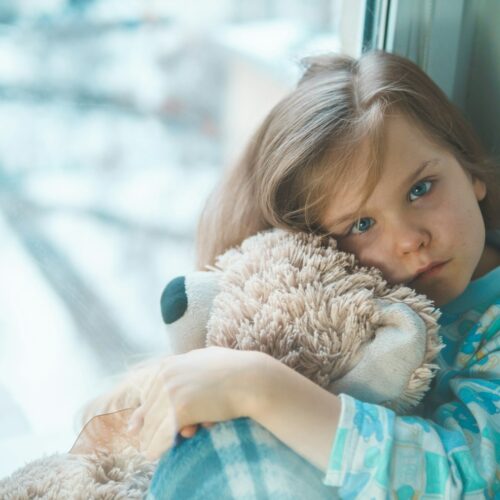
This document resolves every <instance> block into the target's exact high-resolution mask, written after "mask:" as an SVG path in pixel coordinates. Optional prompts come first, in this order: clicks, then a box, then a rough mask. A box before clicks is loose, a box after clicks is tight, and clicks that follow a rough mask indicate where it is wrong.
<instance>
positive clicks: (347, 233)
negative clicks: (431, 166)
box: [345, 179, 434, 236]
mask: <svg viewBox="0 0 500 500" xmlns="http://www.w3.org/2000/svg"><path fill="white" fill-rule="evenodd" d="M424 184H428V185H429V186H428V188H427V191H426V192H425V193H423V194H421V195H420V196H417V198H415V200H418V199H419V198H422V196H425V195H426V194H429V193H430V192H431V191H432V188H433V186H434V180H433V179H422V180H421V181H418V182H417V183H415V184H414V185H413V186H412V187H411V189H410V191H409V192H408V198H409V201H410V202H413V201H415V200H412V199H411V192H412V191H413V189H415V187H417V186H421V185H424ZM365 219H369V217H362V218H361V219H358V220H357V221H356V222H355V223H354V224H352V225H351V226H350V227H349V229H348V230H347V232H346V234H345V236H351V235H356V234H364V233H366V232H367V231H368V229H370V227H372V226H373V224H372V225H371V226H370V227H369V228H368V229H366V230H365V231H361V232H359V233H353V232H352V231H353V229H355V227H356V224H359V222H360V221H362V220H365Z"/></svg>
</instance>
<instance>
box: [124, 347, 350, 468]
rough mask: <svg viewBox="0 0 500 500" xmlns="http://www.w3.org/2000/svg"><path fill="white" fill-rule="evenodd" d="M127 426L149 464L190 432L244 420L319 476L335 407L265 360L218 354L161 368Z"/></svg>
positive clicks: (174, 360) (191, 355)
mask: <svg viewBox="0 0 500 500" xmlns="http://www.w3.org/2000/svg"><path fill="white" fill-rule="evenodd" d="M141 400H142V405H141V406H140V407H139V408H138V410H137V411H136V412H135V413H134V415H132V417H131V419H130V432H140V435H139V441H140V443H141V450H142V451H143V453H144V454H145V455H146V456H147V457H148V458H150V459H157V458H159V457H160V456H161V454H162V453H163V452H164V451H165V450H166V449H167V448H168V447H169V446H170V445H171V444H172V442H173V439H174V437H175V435H176V433H177V432H178V431H179V430H180V429H183V428H185V427H186V426H191V425H193V424H198V423H202V422H220V421H224V420H230V419H234V418H239V417H251V418H253V419H254V420H256V421H257V422H259V423H260V424H261V425H263V426H264V427H266V428H267V429H268V430H269V431H271V432H272V433H273V434H275V435H276V437H278V438H279V439H280V440H281V441H283V442H284V443H285V444H286V445H288V446H289V447H290V448H292V449H293V450H294V451H296V452H297V453H299V454H300V455H302V456H303V457H304V458H306V459H307V460H309V461H310V462H312V463H313V464H315V465H316V466H318V467H319V468H321V469H323V470H325V469H326V467H327V464H328V457H329V453H330V450H331V448H332V443H333V439H334V436H335V429H336V426H337V422H338V420H339V414H340V400H339V398H338V397H337V396H335V395H333V394H331V393H330V392H328V391H326V390H324V389H322V388H321V387H319V386H317V385H316V384H315V383H313V382H311V381H310V380H309V379H307V378H305V377H304V376H302V375H300V374H299V373H297V372H295V371H294V370H292V369H291V368H288V367H287V366H285V365H283V364H282V363H280V362H279V361H277V360H275V359H274V358H272V357H271V356H268V355H267V354H264V353H260V352H256V351H237V350H233V349H227V348H222V347H209V348H205V349H197V350H194V351H190V352H188V353H186V354H181V355H176V356H170V357H169V358H166V359H165V360H164V361H162V363H161V366H160V367H159V369H158V371H157V373H155V374H154V383H152V384H148V387H147V389H146V391H145V392H144V393H143V394H142V396H141Z"/></svg>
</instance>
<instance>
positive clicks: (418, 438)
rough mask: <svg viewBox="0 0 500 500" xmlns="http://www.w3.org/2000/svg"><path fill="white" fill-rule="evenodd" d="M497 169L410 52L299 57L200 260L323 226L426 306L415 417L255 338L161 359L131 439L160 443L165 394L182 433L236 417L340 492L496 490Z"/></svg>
mask: <svg viewBox="0 0 500 500" xmlns="http://www.w3.org/2000/svg"><path fill="white" fill-rule="evenodd" d="M499 185H500V184H499V182H498V171H497V170H496V169H495V168H494V166H493V165H492V163H491V162H490V161H489V160H488V158H487V156H486V155H485V153H484V151H483V149H482V148H481V146H480V145H479V142H478V140H477V139H476V137H475V135H474V134H473V132H472V130H471V129H470V127H469V126H468V125H467V124H466V123H465V121H464V119H463V118H462V117H461V116H460V114H459V112H458V111H457V110H456V109H455V108H454V106H453V105H452V104H451V103H450V102H449V101H448V100H447V99H446V97H445V95H444V94H443V93H442V92H441V91H440V90H439V88H438V87H437V86H436V85H435V84H434V83H433V82H432V81H431V80H430V79H429V78H428V77H427V76H426V75H425V74H424V73H423V72H422V71H421V70H420V69H419V68H418V67H417V66H415V65H414V64H413V63H411V62H409V61H407V60H405V59H403V58H401V57H398V56H396V55H391V54H388V53H383V52H371V53H367V54H365V55H363V56H362V57H361V58H360V59H359V60H354V59H351V58H349V57H344V56H323V57H316V58H311V59H308V60H306V70H305V73H304V76H303V77H302V79H301V80H300V82H299V84H298V86H297V88H296V89H295V90H294V91H293V92H291V93H290V94H289V95H288V96H287V97H285V98H284V99H283V100H282V101H281V102H280V103H278V104H277V105H276V106H275V107H274V109H273V110H272V111H271V112H270V113H269V115H268V116H267V118H266V119H265V120H264V122H263V124H262V125H261V127H260V128H259V129H258V130H257V132H256V134H255V136H254V137H253V139H252V140H251V141H250V143H249V145H248V147H247V149H246V151H245V154H244V155H243V157H242V159H241V161H240V162H239V164H238V165H237V166H236V168H235V169H233V170H232V171H231V172H229V174H228V176H227V178H226V179H225V180H224V182H223V183H222V184H221V185H220V187H219V188H218V189H217V190H216V191H215V193H214V194H213V196H212V197H211V199H210V200H209V203H208V205H207V207H206V209H205V212H204V214H203V216H202V218H201V221H200V226H199V241H198V251H199V252H198V253H199V267H200V268H203V267H204V266H205V265H207V264H213V262H214V258H215V256H216V255H218V254H219V253H221V252H223V251H225V250H226V249H227V248H229V247H230V246H233V245H236V244H239V243H240V242H241V241H242V240H243V239H244V238H246V237H247V236H250V235H252V234H254V233H256V232H257V231H260V230H263V229H267V228H270V227H283V228H288V229H290V230H296V231H313V232H320V233H324V234H330V235H333V236H334V237H335V238H336V239H337V240H338V243H339V247H340V249H342V250H345V251H348V252H353V253H354V254H355V255H356V256H357V258H358V259H359V260H360V262H361V263H362V264H365V265H369V266H376V267H378V268H380V269H381V271H382V273H383V274H384V276H385V278H386V279H387V280H388V281H389V282H391V283H405V284H407V285H409V286H411V287H413V288H415V289H416V290H417V291H418V292H421V293H425V294H426V295H428V296H429V297H430V298H431V299H433V300H434V301H435V303H436V305H437V306H438V307H440V308H441V310H442V313H443V314H442V317H441V320H440V323H441V326H442V328H441V331H440V333H441V335H442V337H443V340H444V342H445V344H446V347H445V349H444V350H443V351H442V352H441V354H440V357H439V359H438V363H439V364H440V367H441V370H440V372H439V375H438V377H437V379H436V380H435V384H434V387H433V388H432V390H431V391H430V393H429V394H428V396H427V397H426V399H425V401H424V405H423V408H422V411H421V415H419V416H411V417H410V416H398V415H396V414H394V412H393V411H391V410H388V409H386V408H384V407H382V406H377V405H374V404H368V403H364V402H362V401H358V400H355V399H354V398H352V397H350V396H348V395H345V394H339V395H333V394H331V393H329V392H327V391H326V390H323V389H321V388H320V387H318V386H316V385H315V384H313V383H312V382H310V381H309V380H308V379H306V378H304V377H303V376H301V375H299V374H298V373H296V372H295V371H293V370H291V369H289V368H288V367H286V366H284V365H282V364H281V363H279V362H278V361H275V360H274V359H272V358H270V357H269V356H267V355H264V354H262V353H258V352H241V351H233V350H229V349H223V348H208V349H200V350H196V351H191V352H189V353H187V354H182V355H178V356H171V357H169V358H167V359H166V360H164V361H163V362H162V365H161V370H160V374H161V375H160V376H159V377H158V378H157V379H156V382H155V383H154V384H153V385H152V386H151V387H150V388H149V389H148V390H147V391H146V393H145V394H144V395H143V398H142V404H141V406H140V407H139V408H138V409H137V410H136V411H135V413H134V415H133V417H132V419H131V428H132V431H134V430H135V431H136V432H138V433H139V438H140V441H141V446H142V449H143V450H144V451H145V453H146V454H148V455H149V456H150V457H151V458H157V457H159V456H160V455H161V453H162V452H163V451H164V450H165V448H166V447H167V446H166V444H167V443H168V437H169V435H170V434H171V430H170V428H169V427H170V422H171V419H170V418H168V416H167V415H166V412H167V410H166V408H171V407H172V406H171V405H173V411H174V416H175V419H176V422H177V428H178V429H182V431H181V433H182V435H183V436H185V437H189V436H192V435H193V434H194V433H195V432H196V429H197V424H199V423H204V425H210V424H209V423H211V422H219V421H224V420H228V419H234V418H238V417H242V416H249V417H251V418H252V419H254V420H256V421H257V422H259V423H260V424H261V425H263V426H264V427H266V428H267V429H268V430H269V431H271V432H272V433H273V434H274V435H275V436H277V437H278V438H279V439H280V440H281V441H283V442H284V443H285V444H287V445H288V446H289V447H290V448H292V449H293V450H295V451H296V452H297V453H298V454H300V455H301V456H302V457H305V458H306V459H307V460H308V461H310V462H311V463H312V464H314V465H315V466H316V467H318V468H320V469H321V470H322V471H324V480H323V481H324V483H325V484H327V485H331V486H335V487H338V488H339V490H338V491H339V494H340V495H341V496H342V497H353V496H359V497H360V498H371V497H372V496H375V497H377V498H379V497H380V498H385V497H386V496H388V495H389V494H392V495H396V496H398V498H415V497H420V496H426V495H434V496H435V497H437V498H458V497H460V496H462V497H464V498H469V497H470V498H472V497H474V498H479V497H480V498H483V497H486V498H493V497H495V496H496V495H500V469H499V467H498V463H499V462H500V455H499V450H500V333H499V330H500V268H499V267H498V265H499V263H500V250H499V245H498V244H499V240H498V238H496V237H495V235H496V234H498V233H495V232H494V231H492V230H493V229H496V228H497V227H498V224H499V212H498V209H499V203H500V202H499V200H500V197H499V193H498V190H499ZM487 232H488V235H487V234H486V233H487ZM486 236H487V237H486ZM495 238H496V239H495ZM304 435H307V436H308V438H307V439H303V436H304Z"/></svg>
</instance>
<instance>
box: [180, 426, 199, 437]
mask: <svg viewBox="0 0 500 500" xmlns="http://www.w3.org/2000/svg"><path fill="white" fill-rule="evenodd" d="M197 431H198V426H197V425H186V426H185V427H183V428H182V429H181V430H180V435H181V436H182V437H183V438H191V437H193V436H194V435H195V434H196V432H197Z"/></svg>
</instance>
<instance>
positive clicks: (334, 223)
mask: <svg viewBox="0 0 500 500" xmlns="http://www.w3.org/2000/svg"><path fill="white" fill-rule="evenodd" d="M438 161H439V159H438V158H431V159H430V160H425V161H424V162H422V163H421V164H420V166H419V167H418V168H417V169H416V170H415V171H414V172H412V173H411V174H410V175H409V176H408V177H407V178H406V179H405V180H404V181H403V183H402V184H401V187H402V188H403V187H404V186H407V185H408V184H411V183H413V182H414V181H415V179H417V178H418V177H419V176H420V175H421V174H422V172H423V171H424V170H425V169H426V168H427V167H428V166H429V165H433V164H434V163H437V162H438ZM360 211H361V210H357V211H356V212H351V213H349V214H345V215H343V216H342V217H339V218H338V219H335V220H334V221H332V222H330V223H329V224H328V225H329V226H331V227H334V226H339V225H340V224H342V223H343V222H345V221H348V220H352V219H353V218H355V217H357V216H358V214H359V212H360Z"/></svg>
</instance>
